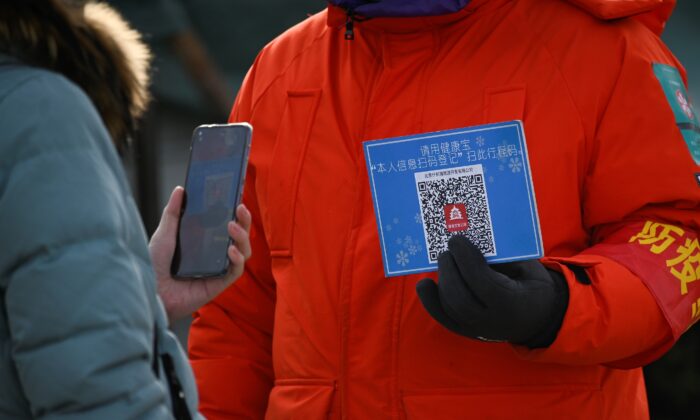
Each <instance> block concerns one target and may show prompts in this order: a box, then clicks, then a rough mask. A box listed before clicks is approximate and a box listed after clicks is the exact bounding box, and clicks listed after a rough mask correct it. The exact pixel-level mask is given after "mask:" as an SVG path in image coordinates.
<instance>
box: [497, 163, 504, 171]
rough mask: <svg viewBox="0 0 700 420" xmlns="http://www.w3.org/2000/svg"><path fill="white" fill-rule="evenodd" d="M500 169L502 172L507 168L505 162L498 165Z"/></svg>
mask: <svg viewBox="0 0 700 420" xmlns="http://www.w3.org/2000/svg"><path fill="white" fill-rule="evenodd" d="M498 170H499V171H501V172H503V171H505V170H506V165H504V164H500V165H498Z"/></svg>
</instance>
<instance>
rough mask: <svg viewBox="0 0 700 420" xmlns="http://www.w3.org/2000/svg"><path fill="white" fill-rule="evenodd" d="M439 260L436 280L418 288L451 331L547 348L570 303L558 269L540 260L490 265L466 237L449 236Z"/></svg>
mask: <svg viewBox="0 0 700 420" xmlns="http://www.w3.org/2000/svg"><path fill="white" fill-rule="evenodd" d="M447 246H448V251H445V252H443V253H442V254H441V255H440V257H439V258H438V283H437V284H435V283H434V282H433V281H432V280H431V279H423V280H421V281H420V282H418V284H417V285H416V291H417V292H418V297H419V298H420V300H421V302H422V303H423V306H424V307H425V309H426V310H427V311H428V313H429V314H430V315H431V316H432V317H433V318H434V319H435V320H436V321H437V322H439V323H440V324H442V325H443V326H445V327H446V328H447V329H449V330H450V331H452V332H454V333H457V334H460V335H463V336H466V337H471V338H476V339H479V340H486V341H508V342H510V343H513V344H521V345H525V346H528V347H530V348H537V347H547V346H549V345H550V344H552V342H553V341H554V339H555V338H556V336H557V333H558V332H559V328H560V327H561V323H562V321H563V319H564V314H565V313H566V308H567V306H568V304H569V288H568V285H567V284H566V280H565V279H564V276H563V275H562V274H561V273H558V272H556V271H553V270H548V269H547V268H545V266H544V265H542V263H540V262H539V261H524V262H516V263H508V264H495V265H492V266H489V265H488V264H487V263H486V260H485V259H484V257H483V255H482V254H481V251H479V248H477V247H476V246H475V245H474V244H472V243H471V242H470V241H469V239H467V238H466V237H464V236H460V235H456V236H453V237H452V238H451V239H450V241H449V242H448V245H447Z"/></svg>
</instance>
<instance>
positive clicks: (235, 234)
mask: <svg viewBox="0 0 700 420" xmlns="http://www.w3.org/2000/svg"><path fill="white" fill-rule="evenodd" d="M228 234H229V235H230V236H231V239H233V242H234V243H235V244H236V248H238V250H239V251H240V252H241V253H242V254H243V256H244V257H245V259H248V258H250V256H251V254H252V253H253V251H252V248H251V246H250V235H249V234H248V232H247V231H246V230H244V229H243V227H241V226H240V225H239V224H238V223H236V222H229V223H228Z"/></svg>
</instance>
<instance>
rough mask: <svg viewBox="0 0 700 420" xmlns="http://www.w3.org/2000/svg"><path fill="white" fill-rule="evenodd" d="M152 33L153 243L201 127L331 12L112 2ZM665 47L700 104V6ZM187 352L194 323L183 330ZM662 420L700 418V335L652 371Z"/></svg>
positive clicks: (149, 141)
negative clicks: (293, 38)
mask: <svg viewBox="0 0 700 420" xmlns="http://www.w3.org/2000/svg"><path fill="white" fill-rule="evenodd" d="M109 3H111V4H112V5H113V6H115V7H116V8H117V9H118V10H120V11H121V12H122V14H123V15H124V17H125V18H126V19H127V20H129V21H130V22H131V23H132V25H133V26H134V27H136V29H138V30H139V31H140V32H141V33H143V34H144V38H145V40H146V41H147V42H148V44H150V46H151V48H152V50H153V52H154V55H155V61H154V71H153V86H152V91H153V95H154V102H153V104H152V106H151V108H150V111H149V112H148V114H147V115H146V117H145V118H144V120H143V122H142V124H141V130H140V134H139V138H138V139H136V141H135V142H134V144H133V147H132V148H131V150H130V151H129V153H128V154H127V155H126V156H125V157H124V161H125V162H124V163H125V166H126V167H127V172H128V174H129V176H130V178H131V181H132V185H133V191H134V194H135V195H136V197H137V200H138V202H139V206H140V210H141V213H142V216H143V219H144V223H145V225H146V229H147V230H148V232H149V234H150V233H152V232H153V230H154V229H155V226H156V225H157V223H158V220H159V218H160V212H161V209H162V208H163V206H164V205H165V203H166V201H167V198H168V196H169V194H170V192H171V191H172V189H173V188H174V187H175V186H176V185H182V184H183V183H184V181H185V171H186V169H187V158H188V150H189V142H190V137H191V134H192V130H193V129H194V128H195V127H196V126H197V125H199V124H203V123H217V122H225V121H226V119H227V116H228V113H229V111H230V108H231V104H232V103H233V99H234V97H235V95H236V91H237V89H238V86H239V85H240V83H241V81H242V79H243V77H244V76H245V73H246V71H247V69H248V67H250V65H251V64H252V62H253V60H254V59H255V56H256V55H257V53H258V51H259V50H260V49H261V48H262V47H263V46H264V45H265V44H267V43H268V42H269V41H271V40H272V39H273V38H274V37H275V36H276V35H278V34H280V33H281V32H282V31H284V30H285V29H286V28H288V27H290V26H292V25H294V24H296V23H298V22H300V21H302V20H303V19H305V18H306V17H307V15H309V14H313V13H316V12H318V11H320V10H321V9H323V8H324V7H325V2H324V1H323V0H236V1H232V0H149V1H142V0H111V1H109ZM678 3H679V4H678V6H677V7H676V10H675V12H674V14H673V16H672V18H671V20H670V22H669V24H668V26H667V29H666V32H665V33H664V36H663V39H664V40H665V41H666V43H667V44H668V46H669V47H670V49H671V50H672V51H673V53H674V54H675V55H676V56H677V57H678V58H679V59H680V61H681V62H682V63H683V64H684V65H685V67H686V70H687V71H688V79H689V82H690V94H691V97H693V98H695V100H696V104H697V103H698V102H697V101H700V54H699V53H700V48H699V47H698V41H700V25H698V22H700V2H698V1H691V0H679V2H678ZM173 327H174V330H175V331H176V333H177V334H178V337H179V338H180V340H181V341H182V342H183V344H186V341H187V332H188V329H189V322H188V321H183V322H180V323H179V324H177V325H174V326H173ZM645 376H646V379H647V389H648V394H649V405H650V409H651V418H652V419H661V420H666V419H669V420H670V419H681V418H693V415H692V414H689V413H696V416H697V413H698V412H700V411H699V410H698V409H699V408H700V327H697V326H696V327H695V328H694V329H692V330H691V331H690V332H688V333H686V334H685V335H684V336H683V337H682V338H681V340H680V341H679V342H678V344H676V346H675V347H674V348H673V349H672V350H671V351H670V352H669V353H667V354H666V355H665V356H664V357H663V358H661V359H660V360H658V361H656V362H654V363H653V364H651V365H650V366H648V367H646V368H645Z"/></svg>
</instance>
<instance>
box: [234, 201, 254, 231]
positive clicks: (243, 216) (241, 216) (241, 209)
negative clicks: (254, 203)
mask: <svg viewBox="0 0 700 420" xmlns="http://www.w3.org/2000/svg"><path fill="white" fill-rule="evenodd" d="M236 222H238V224H239V225H241V227H242V228H243V229H244V230H245V231H246V232H250V225H251V224H252V222H253V216H251V214H250V211H249V210H248V208H247V207H246V206H245V205H244V204H239V205H238V207H237V208H236Z"/></svg>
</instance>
